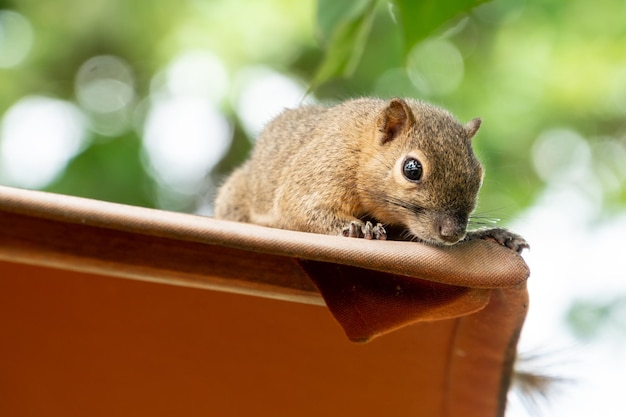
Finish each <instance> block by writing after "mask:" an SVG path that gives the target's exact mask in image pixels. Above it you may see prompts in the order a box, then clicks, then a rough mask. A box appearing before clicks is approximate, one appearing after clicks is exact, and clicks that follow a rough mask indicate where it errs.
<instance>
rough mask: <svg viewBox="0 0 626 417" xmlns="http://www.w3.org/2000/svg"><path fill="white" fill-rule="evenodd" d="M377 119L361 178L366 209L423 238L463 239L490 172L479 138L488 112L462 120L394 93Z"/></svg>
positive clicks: (440, 240) (441, 242) (433, 240)
mask: <svg viewBox="0 0 626 417" xmlns="http://www.w3.org/2000/svg"><path fill="white" fill-rule="evenodd" d="M374 123H375V130H374V135H373V137H368V138H367V139H366V140H371V141H373V146H364V147H363V148H364V149H366V150H367V151H366V152H364V160H362V162H361V163H362V164H363V167H362V168H363V169H362V170H361V172H360V173H361V175H360V178H359V179H358V184H359V185H358V191H359V193H360V194H361V201H362V204H363V207H364V209H365V211H366V212H367V213H368V214H370V215H371V216H372V217H374V218H375V219H377V220H378V221H380V222H382V223H384V224H387V225H390V226H400V227H402V228H403V229H405V230H406V231H407V232H408V233H409V234H410V235H411V237H413V238H416V239H418V240H421V241H425V242H429V243H434V244H439V245H450V244H454V243H456V242H458V241H459V240H461V239H463V237H464V236H465V233H466V229H467V224H468V220H469V216H470V214H471V213H472V211H473V210H474V208H475V206H476V201H477V196H478V191H479V189H480V186H481V184H482V178H483V169H482V166H481V164H480V162H479V161H478V159H477V158H476V156H475V155H474V152H473V150H472V144H471V142H472V138H473V137H474V135H476V132H477V131H478V129H479V127H480V124H481V119H479V118H476V119H473V120H471V121H470V122H469V123H467V124H465V125H462V124H460V123H459V122H458V121H457V120H456V119H455V118H454V117H453V116H452V115H451V114H450V113H448V112H447V111H445V110H442V109H440V108H437V107H435V106H432V105H429V104H427V103H424V102H419V101H415V100H403V99H393V100H391V101H389V102H387V103H386V105H385V106H384V108H383V109H382V111H380V112H379V114H378V115H377V117H376V119H375V122H374Z"/></svg>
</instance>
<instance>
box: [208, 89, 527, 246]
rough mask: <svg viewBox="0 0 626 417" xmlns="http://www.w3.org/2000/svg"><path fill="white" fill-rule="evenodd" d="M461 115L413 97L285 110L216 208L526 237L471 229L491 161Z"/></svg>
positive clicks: (285, 220)
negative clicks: (481, 157)
mask: <svg viewBox="0 0 626 417" xmlns="http://www.w3.org/2000/svg"><path fill="white" fill-rule="evenodd" d="M480 124H481V119H479V118H476V119H473V120H471V121H470V122H469V123H467V124H465V125H462V124H460V123H459V122H458V121H457V120H456V119H455V118H454V117H453V116H452V115H451V114H450V113H448V112H447V111H445V110H443V109H440V108H438V107H435V106H432V105H430V104H427V103H425V102H421V101H416V100H412V99H392V100H389V101H385V100H381V99H375V98H361V99H355V100H350V101H346V102H344V103H341V104H339V105H336V106H334V107H324V106H306V107H301V108H297V109H292V110H286V111H284V112H283V113H282V114H280V115H279V116H278V117H276V118H275V119H274V120H273V121H271V122H270V123H269V125H268V126H267V127H266V128H265V129H264V130H263V132H262V133H261V135H260V136H259V138H258V140H257V143H256V146H255V148H254V150H253V153H252V155H251V157H250V159H249V160H248V161H247V162H245V163H244V164H243V165H242V166H241V167H239V168H238V169H237V170H235V171H234V172H233V173H232V175H231V176H230V177H229V178H228V179H227V181H226V182H225V183H224V184H223V186H222V187H221V188H220V190H219V192H218V195H217V198H216V200H215V217H216V218H220V219H226V220H234V221H240V222H249V223H255V224H259V225H263V226H269V227H277V228H282V229H291V230H298V231H305V232H315V233H324V234H332V235H344V236H349V237H364V238H366V239H381V240H382V239H386V238H387V236H388V234H389V235H390V237H392V238H397V239H403V240H417V241H421V242H425V243H429V244H435V245H451V244H454V243H457V242H459V241H461V240H469V239H494V240H496V241H497V242H498V243H500V244H501V245H505V246H507V247H509V248H511V249H513V250H515V251H518V252H521V251H522V249H524V248H528V244H527V243H526V241H525V240H524V239H523V238H522V237H520V236H518V235H515V234H513V233H511V232H509V231H507V230H505V229H502V228H494V229H486V230H478V231H473V232H469V233H468V232H466V229H467V225H468V221H469V217H470V214H471V213H472V211H473V210H474V208H475V206H476V200H477V194H478V190H479V189H480V186H481V184H482V178H483V169H482V166H481V164H480V162H479V161H478V159H477V158H476V156H475V155H474V152H473V150H472V146H471V139H472V137H474V135H475V134H476V132H477V131H478V129H479V127H480Z"/></svg>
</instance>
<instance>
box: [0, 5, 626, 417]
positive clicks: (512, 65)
mask: <svg viewBox="0 0 626 417" xmlns="http://www.w3.org/2000/svg"><path fill="white" fill-rule="evenodd" d="M367 95H375V96H381V97H393V96H408V97H415V98H420V99H424V100H427V101H430V102H433V103H435V104H439V105H441V106H443V107H445V108H447V109H449V110H450V111H452V112H453V113H454V114H455V115H456V116H457V117H458V118H459V119H460V120H462V121H467V120H469V119H471V118H473V117H476V116H481V117H482V118H483V126H482V128H481V130H480V133H479V135H478V137H477V139H475V141H474V144H475V147H476V150H477V153H478V154H479V156H480V158H481V160H482V161H483V163H484V165H485V166H486V178H485V183H484V186H483V189H482V190H481V194H480V204H479V208H478V215H479V216H485V217H488V218H491V219H501V220H502V221H501V224H504V225H518V227H519V228H520V229H522V231H527V233H528V234H529V235H531V237H532V238H534V239H535V240H534V241H533V239H530V240H531V245H532V246H533V249H534V248H538V249H537V251H538V253H539V256H540V258H541V262H544V263H543V264H541V265H548V266H549V264H550V262H551V261H552V262H553V263H552V265H553V266H554V265H555V264H556V263H557V262H565V263H567V262H568V261H567V259H574V258H571V257H576V256H578V255H581V256H580V259H579V260H578V261H579V262H582V263H583V267H576V271H579V272H580V271H582V272H580V273H581V274H582V273H584V274H586V275H584V276H581V277H579V279H580V280H581V282H582V281H583V280H587V281H585V282H588V281H589V279H593V280H598V282H601V281H602V280H601V278H602V277H608V278H607V279H610V280H611V281H610V283H611V285H613V283H615V282H626V276H624V274H625V272H624V271H626V265H624V261H623V260H622V259H621V257H620V256H619V255H617V256H613V257H608V258H607V259H609V261H605V260H604V258H601V259H600V260H598V259H596V261H597V262H599V263H600V264H601V265H600V266H601V267H598V268H586V267H585V266H586V265H588V264H593V263H594V259H593V258H591V257H585V256H587V255H588V254H589V252H590V251H597V253H598V254H605V255H606V253H618V254H619V253H620V251H619V250H617V252H615V249H613V252H611V251H608V252H607V251H606V250H605V249H606V248H608V247H611V248H615V246H617V247H618V248H621V246H618V245H619V244H620V243H621V242H620V241H619V240H616V239H613V240H610V239H609V238H603V237H598V236H595V235H594V236H595V237H594V239H596V240H594V242H599V243H598V244H597V245H596V246H593V248H591V249H589V248H588V247H587V246H581V247H580V248H579V250H578V251H576V250H574V248H573V247H572V246H571V245H574V244H575V242H577V241H587V240H588V241H591V239H592V237H590V236H591V234H592V233H594V231H597V230H608V231H613V232H614V236H618V237H619V236H623V235H624V233H625V232H626V228H624V227H623V225H624V224H626V223H625V222H623V218H624V211H625V210H624V209H625V208H626V118H625V116H626V2H624V1H623V0H599V1H596V2H590V1H586V0H571V1H557V0H544V1H540V0H526V1H517V0H495V1H491V2H484V1H470V0H455V1H447V2H438V1H434V0H428V1H408V0H395V1H386V0H357V1H349V2H348V1H346V2H341V1H333V0H319V1H313V0H301V1H290V0H176V1H173V0H160V1H158V2H157V1H142V2H139V1H123V0H91V1H88V2H86V1H79V0H55V1H43V0H39V1H37V0H15V1H6V0H0V184H3V185H10V186H15V187H22V188H32V189H42V190H47V191H52V192H57V193H64V194H71V195H77V196H85V197H90V198H96V199H102V200H108V201H115V202H121V203H127V204H133V205H140V206H146V207H158V208H163V209H167V210H176V211H187V212H197V213H202V214H210V213H211V199H212V196H213V194H214V192H215V188H216V185H218V184H219V182H220V181H221V180H222V179H223V177H224V175H226V174H227V173H228V172H229V171H230V170H232V168H233V167H234V166H235V165H236V164H238V163H240V162H241V161H243V160H244V159H245V157H246V155H247V154H248V152H249V150H250V148H251V146H252V144H253V143H254V137H255V135H256V134H257V133H258V132H259V130H260V129H261V128H262V127H263V125H264V123H266V122H267V121H268V120H269V119H270V118H271V117H272V116H274V115H276V114H278V113H279V112H280V111H281V109H283V108H284V107H294V106H297V105H299V104H300V103H302V102H314V101H318V102H336V101H339V100H343V99H347V98H352V97H357V96H367ZM559 201H561V202H562V203H561V205H559V204H558V202H559ZM542 210H543V211H542ZM550 210H552V211H550ZM555 213H556V214H555ZM541 219H543V222H542V221H540V220H541ZM620 227H622V229H620ZM578 229H580V230H578ZM567 231H569V232H572V231H575V232H576V233H575V234H573V235H571V236H569V235H568V236H567V237H565V236H566V235H565V233H566V232H567ZM578 232H579V233H578ZM596 235H598V233H596ZM606 235H607V236H612V235H611V233H610V232H607V234H606ZM602 236H604V235H602ZM537 242H539V243H538V244H537ZM542 242H543V245H542ZM551 243H553V244H552V245H551ZM555 247H560V248H561V255H559V256H557V255H555V254H554V253H550V251H551V250H554V248H555ZM544 250H545V251H544ZM621 252H623V249H622V250H621ZM531 253H532V252H531ZM594 253H595V252H594ZM598 256H600V255H598ZM602 256H604V255H602ZM568 257H570V258H568ZM615 258H619V259H615ZM537 262H538V263H539V261H537ZM607 262H608V263H609V265H607ZM611 262H615V263H611ZM539 268H540V266H537V267H536V269H539ZM602 268H604V269H602ZM555 269H556V270H557V271H556V272H554V271H553V270H549V271H550V272H549V273H553V274H557V275H558V274H559V272H558V268H555ZM588 269H589V270H591V271H593V272H589V271H588ZM561 273H562V274H564V275H566V274H570V273H573V272H571V271H566V272H563V271H561ZM539 275H540V274H539ZM546 278H549V277H546ZM542 279H543V278H542ZM573 281H575V280H573ZM555 282H556V281H555ZM558 282H560V283H561V284H563V283H565V284H563V285H568V284H566V282H567V281H558ZM607 282H609V281H607ZM561 284H556V283H555V284H554V285H555V286H558V285H561ZM609 287H610V285H609ZM579 288H587V287H584V285H583V287H579ZM594 288H595V287H594ZM611 288H612V287H611ZM618 288H620V289H619V290H618V291H613V290H611V291H612V296H600V295H597V296H596V295H594V294H593V292H589V291H586V290H585V291H582V290H581V291H582V293H584V294H583V295H581V294H578V295H576V294H574V295H572V296H571V297H569V298H567V300H566V301H563V303H566V304H567V305H565V306H564V307H563V311H560V312H559V313H558V314H557V315H559V316H558V317H557V318H558V320H560V321H561V322H562V323H565V324H566V326H565V327H566V328H567V329H568V330H567V332H568V334H569V335H570V336H571V337H572V338H573V340H575V341H583V342H585V343H586V342H587V341H589V340H595V339H597V338H599V337H601V336H602V335H603V334H605V335H606V334H608V333H610V334H612V335H613V336H611V337H615V335H616V334H617V335H618V337H617V339H618V340H620V342H619V343H623V342H624V340H626V338H624V334H625V333H626V318H625V317H624V297H621V296H619V294H626V289H624V288H623V287H619V286H618ZM555 291H556V290H555ZM557 292H558V291H557ZM545 293H550V292H549V291H547V290H546V292H545ZM550 294H554V292H552V293H550ZM538 297H539V298H541V296H538ZM547 302H549V301H547ZM531 311H532V310H531ZM607 328H609V329H613V330H611V331H608V332H607V331H604V330H602V329H607ZM616 329H617V330H616ZM594 338H595V339H594ZM570 415H573V414H570Z"/></svg>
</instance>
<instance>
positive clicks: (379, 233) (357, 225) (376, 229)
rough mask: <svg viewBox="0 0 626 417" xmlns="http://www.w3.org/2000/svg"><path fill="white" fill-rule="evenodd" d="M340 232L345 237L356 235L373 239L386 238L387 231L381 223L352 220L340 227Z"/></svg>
mask: <svg viewBox="0 0 626 417" xmlns="http://www.w3.org/2000/svg"><path fill="white" fill-rule="evenodd" d="M341 234H342V235H343V236H346V237H356V238H364V239H368V240H371V239H374V240H386V239H387V231H386V230H385V228H384V227H383V225H382V224H380V223H377V224H376V226H374V225H373V224H372V222H369V221H368V222H365V223H363V222H362V221H361V220H353V221H351V222H350V225H349V226H346V227H344V228H343V229H342V231H341Z"/></svg>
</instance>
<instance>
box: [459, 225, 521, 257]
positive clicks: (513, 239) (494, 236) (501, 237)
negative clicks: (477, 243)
mask: <svg viewBox="0 0 626 417" xmlns="http://www.w3.org/2000/svg"><path fill="white" fill-rule="evenodd" d="M474 239H485V240H487V239H490V240H493V241H495V242H496V243H498V244H499V245H502V246H504V247H507V248H509V249H511V250H514V251H515V252H517V253H522V251H523V250H524V249H530V245H529V244H528V242H526V239H524V238H523V237H521V236H520V235H518V234H515V233H513V232H509V231H508V230H506V229H504V228H501V227H496V228H493V229H482V230H475V231H473V232H469V233H468V234H467V236H466V237H465V239H464V240H474Z"/></svg>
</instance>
